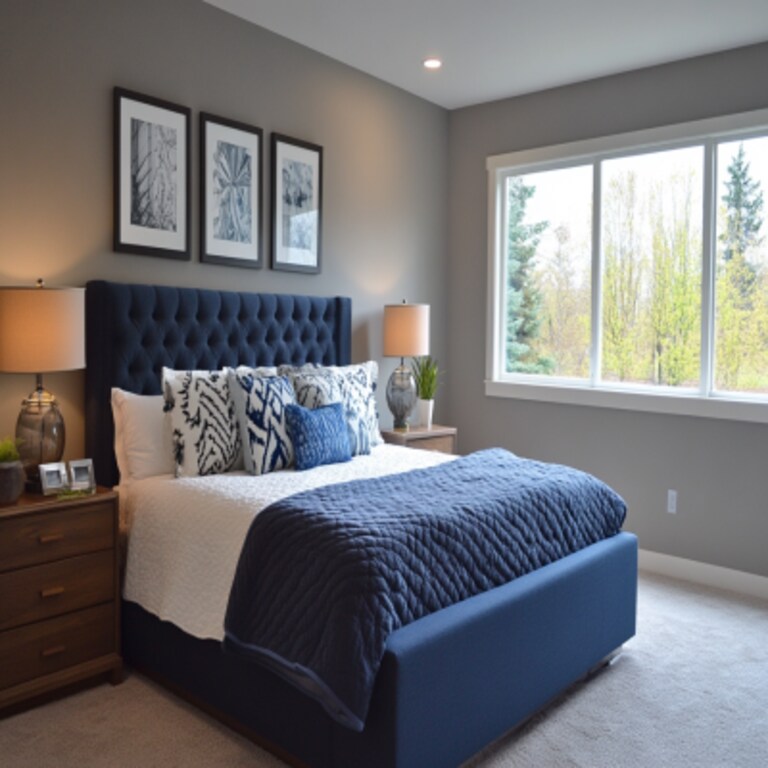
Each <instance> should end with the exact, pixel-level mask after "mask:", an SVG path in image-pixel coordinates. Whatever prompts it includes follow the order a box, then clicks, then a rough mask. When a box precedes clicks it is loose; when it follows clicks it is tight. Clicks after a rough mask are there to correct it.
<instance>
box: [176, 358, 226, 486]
mask: <svg viewBox="0 0 768 768" xmlns="http://www.w3.org/2000/svg"><path fill="white" fill-rule="evenodd" d="M229 370H231V369H226V368H225V369H223V370H221V371H174V370H171V369H170V368H163V397H164V398H165V409H166V411H167V412H168V413H169V414H170V417H171V442H172V450H173V458H174V461H175V465H176V477H196V476H198V475H215V474H220V473H222V472H228V471H229V470H230V469H232V468H233V467H234V465H235V462H236V460H237V458H238V454H239V453H240V432H239V430H238V428H237V420H236V419H235V406H234V403H233V401H232V398H231V397H230V393H229V378H228V372H229Z"/></svg>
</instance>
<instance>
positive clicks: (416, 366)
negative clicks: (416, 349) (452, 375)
mask: <svg viewBox="0 0 768 768" xmlns="http://www.w3.org/2000/svg"><path fill="white" fill-rule="evenodd" d="M412 369H413V378H414V379H416V394H417V395H418V397H419V399H421V400H434V399H435V393H436V392H437V378H438V375H439V369H438V367H437V360H434V359H433V358H432V357H430V356H429V355H425V356H424V357H414V358H413V366H412Z"/></svg>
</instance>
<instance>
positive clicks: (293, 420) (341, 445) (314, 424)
mask: <svg viewBox="0 0 768 768" xmlns="http://www.w3.org/2000/svg"><path fill="white" fill-rule="evenodd" d="M285 422H286V425H287V427H288V437H289V438H290V439H291V442H292V443H293V452H294V459H295V465H296V469H297V470H304V469H312V467H319V466H320V465H322V464H338V463H340V462H342V461H349V460H350V459H351V458H352V455H351V453H350V450H349V432H348V430H347V424H346V422H345V420H344V412H343V409H342V405H341V403H333V404H331V405H324V406H321V407H320V408H315V409H314V410H311V409H309V408H302V407H301V406H300V405H286V406H285Z"/></svg>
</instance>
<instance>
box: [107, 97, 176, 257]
mask: <svg viewBox="0 0 768 768" xmlns="http://www.w3.org/2000/svg"><path fill="white" fill-rule="evenodd" d="M113 110H114V249H115V251H118V252H122V253H136V254H140V255H143V256H160V257H162V258H167V259H180V260H184V261H188V260H189V259H190V255H191V248H190V232H191V227H190V224H191V215H190V214H191V211H190V175H191V164H190V157H191V154H190V152H191V149H190V148H191V130H190V119H191V113H190V110H189V109H188V108H187V107H183V106H180V105H178V104H172V103H171V102H168V101H164V100H162V99H157V98H155V97H153V96H146V95H144V94H141V93H136V92H135V91H129V90H127V89H125V88H118V87H116V88H115V89H114V94H113Z"/></svg>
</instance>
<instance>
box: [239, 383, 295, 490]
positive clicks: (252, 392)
mask: <svg viewBox="0 0 768 768" xmlns="http://www.w3.org/2000/svg"><path fill="white" fill-rule="evenodd" d="M229 383H230V389H231V392H232V398H233V400H234V402H235V414H236V416H237V422H238V425H239V427H240V437H241V440H242V442H243V458H244V460H245V469H246V470H247V471H248V472H250V473H251V474H252V475H264V474H266V473H267V472H275V471H277V470H279V469H285V468H286V467H289V466H290V465H291V463H292V462H293V446H292V445H291V441H290V440H289V439H288V433H287V432H286V426H285V407H286V406H287V405H289V404H291V403H295V402H296V397H295V395H294V392H293V385H292V384H291V382H290V379H288V378H287V377H285V376H260V375H258V370H252V369H248V368H237V369H236V370H234V371H231V372H230V382H229Z"/></svg>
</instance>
